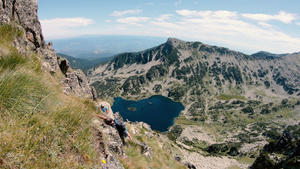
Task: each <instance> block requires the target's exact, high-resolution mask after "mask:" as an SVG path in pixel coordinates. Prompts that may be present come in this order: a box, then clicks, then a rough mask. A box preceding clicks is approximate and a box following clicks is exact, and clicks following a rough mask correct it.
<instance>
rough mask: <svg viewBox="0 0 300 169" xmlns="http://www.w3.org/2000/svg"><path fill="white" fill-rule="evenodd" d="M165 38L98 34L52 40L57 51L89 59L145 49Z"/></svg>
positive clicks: (161, 41)
mask: <svg viewBox="0 0 300 169" xmlns="http://www.w3.org/2000/svg"><path fill="white" fill-rule="evenodd" d="M165 40H166V38H161V37H147V36H125V35H124V36H116V35H115V36H113V35H99V36H81V37H74V38H66V39H53V40H52V42H53V48H54V49H55V51H56V52H58V53H64V54H67V55H71V56H74V57H77V58H83V59H90V58H100V57H108V56H113V55H116V54H119V53H122V52H136V51H141V50H145V49H147V48H150V47H153V46H155V45H158V44H160V43H163V42H164V41H165Z"/></svg>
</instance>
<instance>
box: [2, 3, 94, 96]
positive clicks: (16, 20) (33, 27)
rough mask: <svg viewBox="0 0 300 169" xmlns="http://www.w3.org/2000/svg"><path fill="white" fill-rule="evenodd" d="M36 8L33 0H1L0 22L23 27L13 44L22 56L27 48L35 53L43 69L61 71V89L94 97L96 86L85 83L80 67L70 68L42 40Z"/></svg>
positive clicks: (52, 71) (27, 53) (54, 71)
mask: <svg viewBox="0 0 300 169" xmlns="http://www.w3.org/2000/svg"><path fill="white" fill-rule="evenodd" d="M37 10H38V2H37V0H1V1H0V14H1V15H0V25H2V24H13V25H14V26H17V27H18V28H19V29H21V30H23V32H24V35H23V36H22V37H19V38H17V39H15V40H14V46H16V48H17V50H18V51H19V53H20V54H22V55H24V56H27V55H30V53H31V52H34V53H36V54H38V55H39V56H40V57H41V58H40V59H41V61H42V65H43V69H44V71H48V72H50V73H52V74H55V73H57V72H58V71H59V72H61V73H63V74H64V75H65V77H66V78H65V79H63V80H62V81H63V83H64V85H65V91H64V92H65V93H67V94H70V93H74V94H76V95H78V96H81V97H86V98H91V99H93V100H95V99H96V96H97V94H96V90H94V88H91V87H90V86H89V84H88V83H87V78H86V76H85V75H84V74H83V73H82V71H80V70H76V71H73V70H72V69H71V68H70V66H69V62H68V61H67V60H65V59H62V58H61V57H60V56H58V55H57V54H56V53H55V51H54V49H53V48H52V43H51V42H50V43H48V44H46V43H45V40H44V37H43V34H42V28H41V24H40V22H39V19H38V15H37Z"/></svg>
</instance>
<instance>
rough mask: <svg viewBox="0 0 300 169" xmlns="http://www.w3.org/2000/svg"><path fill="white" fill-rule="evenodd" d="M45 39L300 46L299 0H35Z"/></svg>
mask: <svg viewBox="0 0 300 169" xmlns="http://www.w3.org/2000/svg"><path fill="white" fill-rule="evenodd" d="M38 3H39V11H38V14H39V19H40V22H41V24H42V29H43V34H44V36H45V38H46V40H53V39H62V38H68V37H76V36H82V35H136V36H157V37H166V40H167V38H168V37H174V38H178V39H182V40H185V41H200V42H203V43H206V44H210V45H216V46H222V47H227V48H229V49H232V50H237V51H241V52H244V53H246V54H252V53H255V52H258V51H268V52H271V53H293V52H299V51H300V10H299V7H300V1H299V0H284V1H283V0H149V1H148V0H146V1H145V0H126V1H125V0H86V1H83V0H60V1H58V0H39V1H38Z"/></svg>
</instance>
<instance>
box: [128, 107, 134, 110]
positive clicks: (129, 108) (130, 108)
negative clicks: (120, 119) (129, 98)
mask: <svg viewBox="0 0 300 169" xmlns="http://www.w3.org/2000/svg"><path fill="white" fill-rule="evenodd" d="M127 109H128V110H129V111H136V108H135V107H128V108H127Z"/></svg>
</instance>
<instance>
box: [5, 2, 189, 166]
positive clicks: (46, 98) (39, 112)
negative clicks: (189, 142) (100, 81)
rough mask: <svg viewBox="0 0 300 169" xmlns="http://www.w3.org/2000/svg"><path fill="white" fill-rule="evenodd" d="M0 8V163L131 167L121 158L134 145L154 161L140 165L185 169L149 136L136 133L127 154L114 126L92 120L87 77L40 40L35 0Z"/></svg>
mask: <svg viewBox="0 0 300 169" xmlns="http://www.w3.org/2000/svg"><path fill="white" fill-rule="evenodd" d="M0 14H1V15H0V117H1V118H0V138H1V139H0V168H120V169H122V168H124V167H123V165H124V166H127V167H126V168H134V167H135V166H132V165H130V164H128V163H127V161H128V160H130V161H134V159H137V156H140V155H143V153H144V151H143V152H140V151H139V150H140V147H141V149H142V147H144V148H147V149H148V150H150V149H151V148H152V149H153V151H152V153H153V159H155V160H149V159H150V156H149V158H148V156H147V157H146V159H143V160H141V161H142V163H141V164H139V165H138V166H139V167H141V168H146V167H147V166H152V165H154V164H155V162H159V165H161V166H166V167H164V168H168V167H170V168H184V166H183V165H182V164H179V163H178V162H176V161H175V159H173V158H170V154H169V153H168V152H166V151H163V149H161V148H157V147H155V146H157V145H158V144H159V143H158V141H157V138H156V137H151V140H150V139H149V140H150V141H149V142H150V143H151V144H152V145H149V146H148V137H147V140H145V141H143V142H141V139H143V138H145V139H146V137H145V135H143V133H140V134H139V137H135V136H134V137H133V142H129V143H131V144H132V145H133V146H134V148H135V149H134V150H131V152H133V154H130V153H128V152H126V148H124V147H123V145H122V143H121V139H120V136H119V134H118V133H117V131H116V130H115V129H114V128H112V127H110V126H108V125H106V124H104V122H103V121H102V120H99V119H98V118H96V116H95V113H98V114H99V113H100V111H99V109H98V108H97V107H98V106H99V105H98V104H99V103H98V102H99V100H97V98H96V93H95V91H94V90H93V88H92V87H90V86H89V84H88V83H87V79H86V76H85V75H84V74H83V72H82V71H81V70H73V69H72V68H71V67H70V66H69V61H68V60H65V59H62V58H60V57H59V56H58V55H56V54H55V52H54V50H53V49H52V47H51V43H49V44H45V42H44V39H43V35H42V32H41V27H40V23H39V21H38V18H37V1H36V0H2V1H0ZM119 118H120V117H119ZM131 126H132V127H134V128H135V130H142V129H143V126H138V125H136V126H135V125H134V124H132V125H131ZM130 131H131V130H130ZM149 132H150V131H149ZM151 132H152V131H151ZM150 143H149V144H150ZM139 145H141V146H139ZM142 150H143V149H142ZM158 154H159V155H161V154H162V155H164V157H165V158H162V159H158V158H157V155H158ZM151 157H152V154H151ZM163 160H165V161H163ZM128 165H129V166H128Z"/></svg>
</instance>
